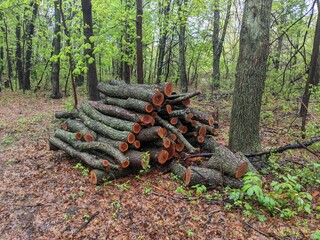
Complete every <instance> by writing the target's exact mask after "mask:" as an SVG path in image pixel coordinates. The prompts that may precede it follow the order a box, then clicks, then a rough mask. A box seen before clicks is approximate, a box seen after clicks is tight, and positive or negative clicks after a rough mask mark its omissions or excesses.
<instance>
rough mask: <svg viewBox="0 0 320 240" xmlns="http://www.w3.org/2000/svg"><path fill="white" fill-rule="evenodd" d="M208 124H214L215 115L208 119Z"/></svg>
mask: <svg viewBox="0 0 320 240" xmlns="http://www.w3.org/2000/svg"><path fill="white" fill-rule="evenodd" d="M208 124H209V126H213V124H214V118H213V117H210V118H209V119H208Z"/></svg>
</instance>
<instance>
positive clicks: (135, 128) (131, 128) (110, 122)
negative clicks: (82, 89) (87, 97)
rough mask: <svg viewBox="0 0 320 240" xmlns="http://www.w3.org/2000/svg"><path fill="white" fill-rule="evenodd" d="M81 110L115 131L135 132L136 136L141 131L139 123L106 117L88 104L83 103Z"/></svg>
mask: <svg viewBox="0 0 320 240" xmlns="http://www.w3.org/2000/svg"><path fill="white" fill-rule="evenodd" d="M81 110H82V111H83V112H84V113H85V114H86V115H87V116H88V117H90V118H91V119H94V120H97V121H99V122H101V123H103V124H105V125H107V126H109V127H111V128H113V129H117V130H120V131H128V132H133V133H135V134H137V133H139V132H140V131H141V126H140V124H139V123H136V122H131V121H127V120H123V119H119V118H115V117H110V116H106V115H104V114H102V113H100V112H99V111H98V110H96V109H95V108H94V107H92V106H91V105H90V104H89V103H88V102H83V103H82V104H81Z"/></svg>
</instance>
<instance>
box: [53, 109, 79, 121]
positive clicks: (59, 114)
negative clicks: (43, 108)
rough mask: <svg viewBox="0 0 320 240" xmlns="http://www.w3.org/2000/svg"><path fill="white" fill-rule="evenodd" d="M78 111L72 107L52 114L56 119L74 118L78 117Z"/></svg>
mask: <svg viewBox="0 0 320 240" xmlns="http://www.w3.org/2000/svg"><path fill="white" fill-rule="evenodd" d="M78 114H79V111H78V110H77V109H73V110H70V111H57V112H55V114H54V116H55V117H56V118H58V119H62V118H65V119H67V118H72V119H75V118H77V117H78Z"/></svg>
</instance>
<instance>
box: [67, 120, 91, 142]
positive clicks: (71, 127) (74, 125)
mask: <svg viewBox="0 0 320 240" xmlns="http://www.w3.org/2000/svg"><path fill="white" fill-rule="evenodd" d="M64 124H65V127H63V129H64V130H68V131H71V132H74V133H76V132H80V133H81V134H82V136H83V138H84V140H85V141H87V142H91V141H95V140H96V139H97V134H96V133H95V132H94V131H92V130H90V129H89V128H87V127H86V126H85V125H84V124H83V123H82V122H81V121H78V120H72V119H67V120H66V121H65V123H64Z"/></svg>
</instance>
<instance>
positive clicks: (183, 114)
mask: <svg viewBox="0 0 320 240" xmlns="http://www.w3.org/2000/svg"><path fill="white" fill-rule="evenodd" d="M170 117H178V118H180V119H183V120H185V121H189V120H190V119H191V118H192V117H193V114H192V113H191V112H190V110H189V108H186V109H181V110H173V111H172V112H171V114H170Z"/></svg>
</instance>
